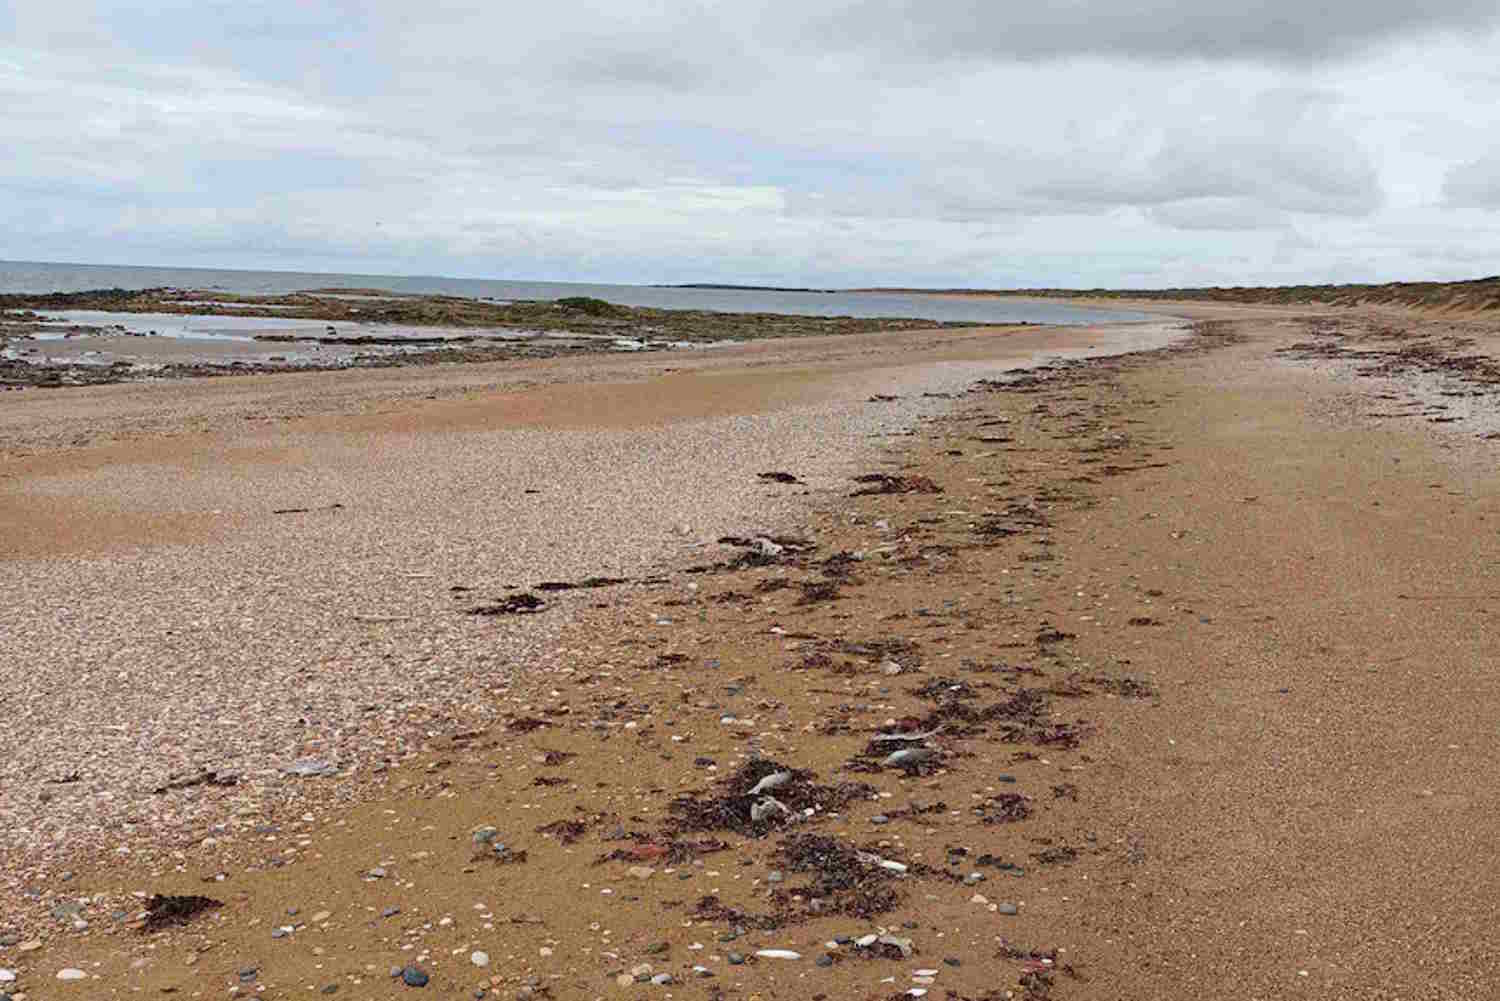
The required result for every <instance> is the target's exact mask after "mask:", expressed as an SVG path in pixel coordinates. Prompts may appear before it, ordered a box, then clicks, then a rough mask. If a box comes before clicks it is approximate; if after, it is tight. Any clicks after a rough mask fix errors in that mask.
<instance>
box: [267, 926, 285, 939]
mask: <svg viewBox="0 0 1500 1001" xmlns="http://www.w3.org/2000/svg"><path fill="white" fill-rule="evenodd" d="M271 937H272V938H286V929H285V928H272V929H271Z"/></svg>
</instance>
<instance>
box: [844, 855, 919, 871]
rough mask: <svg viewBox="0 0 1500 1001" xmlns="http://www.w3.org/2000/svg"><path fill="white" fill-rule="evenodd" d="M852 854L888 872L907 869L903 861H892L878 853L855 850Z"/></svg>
mask: <svg viewBox="0 0 1500 1001" xmlns="http://www.w3.org/2000/svg"><path fill="white" fill-rule="evenodd" d="M854 855H855V857H856V858H858V859H859V860H860V861H861V862H868V863H869V864H870V865H878V866H880V868H882V869H885V870H887V871H888V872H896V873H904V872H906V871H907V866H906V864H905V863H903V862H893V861H891V860H890V859H888V858H881V857H880V856H879V855H871V854H870V853H869V852H855V853H854Z"/></svg>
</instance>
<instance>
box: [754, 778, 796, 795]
mask: <svg viewBox="0 0 1500 1001" xmlns="http://www.w3.org/2000/svg"><path fill="white" fill-rule="evenodd" d="M790 781H792V773H791V772H772V773H771V774H770V775H767V776H766V777H765V778H763V779H761V780H760V781H759V782H757V783H755V785H754V786H753V787H751V789H750V791H749V792H748V793H746V795H747V796H759V795H760V794H761V793H763V792H770V791H771V790H772V789H780V788H781V787H782V786H784V785H786V784H787V783H788V782H790Z"/></svg>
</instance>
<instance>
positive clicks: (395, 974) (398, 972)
mask: <svg viewBox="0 0 1500 1001" xmlns="http://www.w3.org/2000/svg"><path fill="white" fill-rule="evenodd" d="M391 976H392V977H399V976H401V967H399V966H393V967H391Z"/></svg>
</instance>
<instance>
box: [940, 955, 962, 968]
mask: <svg viewBox="0 0 1500 1001" xmlns="http://www.w3.org/2000/svg"><path fill="white" fill-rule="evenodd" d="M943 965H944V966H962V965H964V964H963V963H962V962H960V961H959V959H958V957H956V956H949V957H948V958H947V959H945V960H943Z"/></svg>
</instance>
